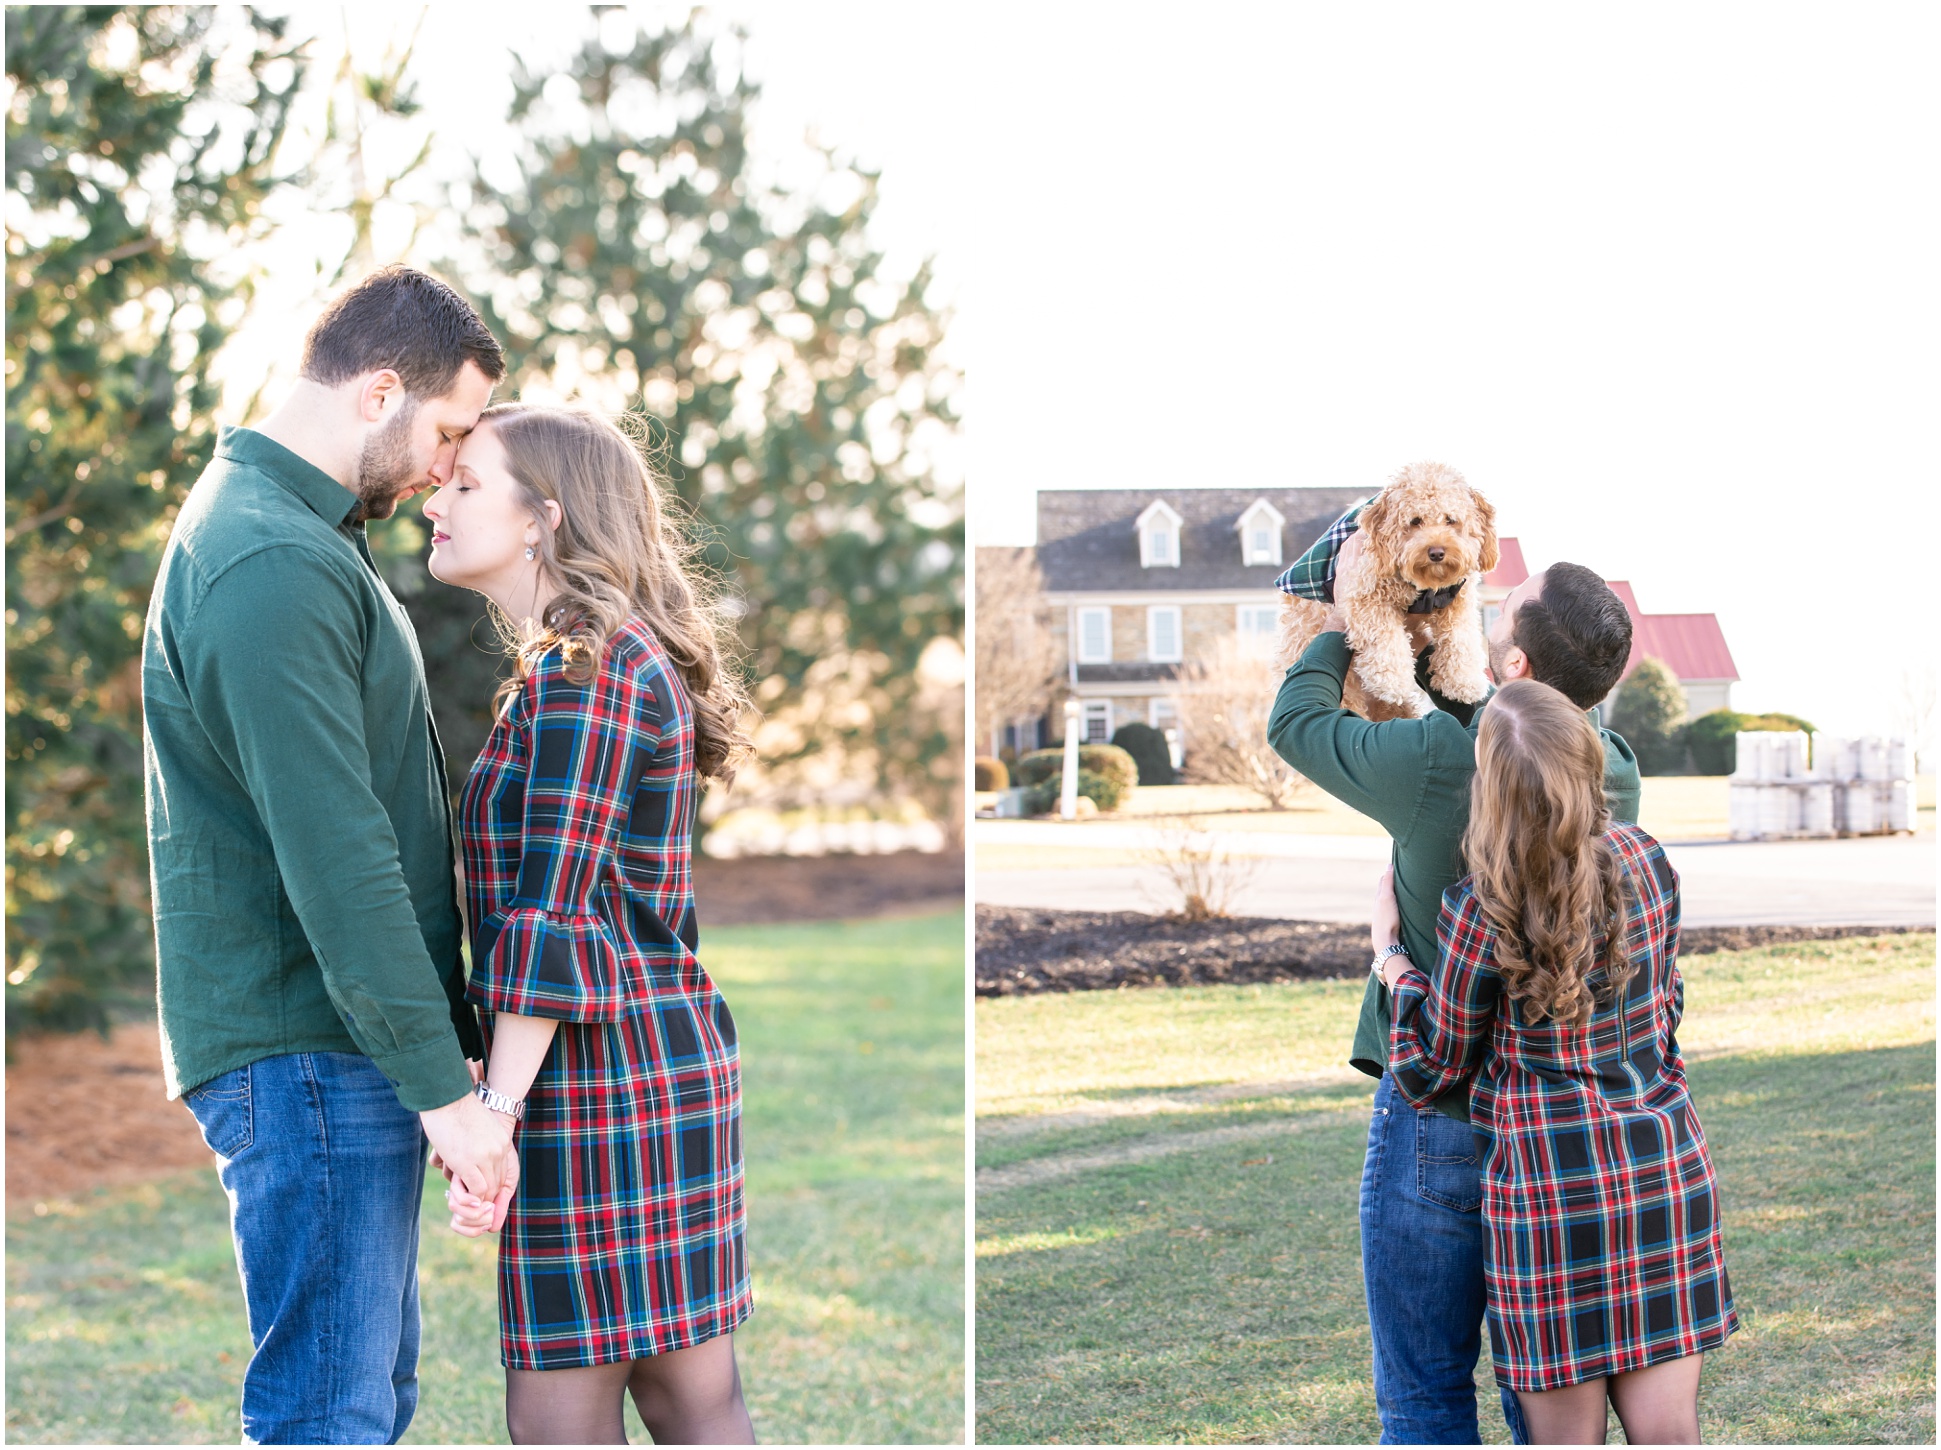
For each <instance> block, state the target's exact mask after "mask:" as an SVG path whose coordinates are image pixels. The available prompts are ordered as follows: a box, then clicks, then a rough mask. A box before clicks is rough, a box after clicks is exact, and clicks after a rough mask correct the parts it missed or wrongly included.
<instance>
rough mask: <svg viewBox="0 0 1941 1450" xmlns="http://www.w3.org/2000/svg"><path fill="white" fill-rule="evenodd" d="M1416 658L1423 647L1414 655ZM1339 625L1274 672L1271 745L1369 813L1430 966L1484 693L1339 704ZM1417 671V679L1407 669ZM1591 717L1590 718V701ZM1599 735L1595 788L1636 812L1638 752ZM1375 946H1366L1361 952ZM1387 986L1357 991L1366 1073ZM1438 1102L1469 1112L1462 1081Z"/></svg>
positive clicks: (1406, 918)
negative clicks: (1429, 702) (1457, 699)
mask: <svg viewBox="0 0 1941 1450" xmlns="http://www.w3.org/2000/svg"><path fill="white" fill-rule="evenodd" d="M1424 658H1425V659H1426V658H1427V657H1426V655H1425V656H1424ZM1347 673H1348V637H1347V636H1346V635H1344V634H1340V633H1330V634H1323V635H1319V636H1317V637H1316V638H1315V640H1314V642H1313V643H1312V644H1310V645H1309V646H1308V647H1307V649H1306V651H1305V652H1304V653H1303V654H1302V655H1301V657H1300V658H1299V659H1298V660H1296V661H1295V662H1294V664H1293V665H1292V666H1291V667H1290V668H1289V670H1288V672H1287V677H1286V679H1284V680H1283V681H1282V682H1281V688H1280V695H1279V696H1278V697H1277V698H1276V699H1275V701H1274V713H1273V715H1272V716H1271V717H1270V719H1269V720H1268V724H1267V739H1268V743H1269V744H1271V745H1272V746H1273V747H1274V750H1275V753H1276V754H1278V755H1279V756H1280V757H1281V759H1283V760H1285V761H1286V762H1287V763H1288V764H1289V765H1291V766H1293V767H1294V768H1295V769H1296V770H1298V771H1300V772H1301V774H1302V775H1304V776H1306V777H1307V778H1308V779H1309V780H1311V781H1313V782H1314V783H1315V784H1316V785H1318V786H1320V787H1321V789H1323V790H1325V791H1326V792H1327V793H1328V794H1329V795H1331V796H1333V797H1334V798H1335V799H1337V800H1339V801H1342V802H1344V803H1346V804H1347V805H1350V806H1352V807H1354V808H1355V809H1356V810H1358V811H1360V812H1361V813H1362V814H1363V815H1365V816H1368V817H1370V818H1371V819H1373V820H1374V821H1376V822H1377V823H1378V824H1379V825H1380V826H1381V827H1382V829H1383V830H1385V831H1387V832H1388V834H1389V837H1390V839H1391V840H1393V842H1394V843H1395V847H1394V865H1395V904H1396V906H1397V907H1398V908H1399V909H1400V911H1401V915H1402V945H1403V946H1405V947H1407V948H1408V953H1409V959H1410V960H1411V961H1413V962H1414V963H1415V964H1416V965H1417V966H1419V967H1421V968H1422V970H1423V971H1425V972H1433V971H1434V970H1435V965H1436V959H1437V956H1438V954H1439V953H1438V949H1437V946H1436V918H1437V916H1438V915H1439V914H1440V913H1441V911H1442V893H1443V892H1444V891H1446V890H1448V889H1449V888H1450V887H1451V886H1453V885H1455V884H1456V882H1458V881H1459V880H1461V879H1462V877H1463V876H1464V875H1465V874H1466V873H1465V872H1464V871H1463V867H1462V833H1463V830H1464V828H1465V827H1467V826H1468V824H1469V783H1470V780H1471V779H1472V778H1473V777H1474V776H1475V774H1476V731H1477V730H1478V729H1479V728H1480V727H1481V724H1482V715H1483V710H1484V709H1486V708H1488V702H1487V701H1486V702H1484V704H1483V705H1481V706H1477V707H1474V708H1473V711H1472V707H1470V706H1467V705H1458V704H1454V703H1452V702H1450V701H1447V700H1444V699H1442V698H1441V697H1440V696H1437V697H1436V703H1437V705H1438V706H1440V707H1441V708H1439V709H1436V710H1432V711H1430V712H1429V713H1428V714H1427V715H1424V716H1422V717H1421V718H1420V719H1416V720H1387V721H1383V722H1382V723H1380V724H1374V725H1371V724H1370V723H1369V722H1368V721H1366V720H1364V719H1362V718H1361V717H1360V716H1359V715H1354V714H1350V713H1349V712H1348V711H1346V710H1344V709H1342V708H1341V685H1342V681H1343V680H1344V679H1345V678H1346V677H1347ZM1417 678H1418V682H1422V681H1423V680H1424V679H1425V676H1424V674H1423V671H1422V670H1421V669H1418V671H1417ZM1590 713H1591V720H1592V723H1596V721H1597V713H1596V711H1592V712H1590ZM1600 733H1601V734H1602V736H1603V738H1604V799H1605V803H1606V805H1607V807H1608V808H1609V810H1610V813H1611V818H1612V819H1613V820H1618V821H1626V822H1635V821H1636V820H1637V819H1638V794H1639V790H1640V782H1639V779H1638V762H1637V759H1636V758H1635V757H1634V756H1633V755H1632V753H1631V747H1630V746H1629V745H1627V744H1625V742H1624V737H1622V736H1621V735H1618V734H1616V733H1614V732H1613V731H1610V730H1601V731H1600ZM1370 956H1373V953H1372V952H1371V953H1370ZM1388 1034H1389V1015H1388V989H1387V988H1386V987H1384V986H1383V985H1382V984H1381V981H1380V979H1379V978H1377V977H1376V976H1374V974H1373V973H1371V974H1370V975H1369V978H1368V989H1367V990H1366V991H1365V992H1364V993H1363V994H1362V1002H1361V1017H1360V1019H1359V1020H1358V1021H1357V1022H1356V1024H1355V1041H1354V1046H1353V1047H1352V1048H1351V1049H1350V1050H1349V1056H1348V1061H1349V1063H1350V1064H1351V1065H1352V1066H1354V1067H1358V1068H1360V1069H1361V1070H1362V1071H1363V1072H1365V1073H1367V1074H1368V1075H1369V1076H1370V1077H1380V1076H1381V1075H1382V1073H1383V1071H1384V1070H1385V1069H1386V1068H1387V1066H1388ZM1435 1106H1436V1108H1437V1110H1438V1111H1440V1112H1443V1113H1445V1114H1446V1115H1447V1116H1449V1117H1452V1118H1461V1119H1463V1120H1464V1121H1467V1120H1468V1117H1469V1090H1468V1088H1467V1086H1464V1087H1461V1088H1458V1089H1455V1090H1453V1091H1451V1092H1449V1093H1448V1094H1446V1095H1444V1096H1443V1097H1440V1098H1437V1099H1436V1102H1435Z"/></svg>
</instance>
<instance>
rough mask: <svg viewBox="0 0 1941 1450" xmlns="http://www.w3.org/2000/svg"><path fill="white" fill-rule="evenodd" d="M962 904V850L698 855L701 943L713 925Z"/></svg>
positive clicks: (829, 918)
mask: <svg viewBox="0 0 1941 1450" xmlns="http://www.w3.org/2000/svg"><path fill="white" fill-rule="evenodd" d="M963 906H964V853H963V852H962V851H937V852H929V851H894V852H890V853H888V854H886V855H882V856H745V857H741V858H738V859H735V860H728V861H717V860H715V859H714V858H713V857H711V856H703V857H701V858H699V859H698V860H696V861H695V863H694V910H695V914H696V915H697V916H699V917H700V919H701V932H702V941H703V942H704V943H705V942H706V940H707V935H706V934H707V930H708V928H709V927H710V926H753V925H761V924H764V923H769V922H778V921H841V920H846V919H849V918H854V917H865V916H902V915H907V914H909V913H911V912H915V911H929V910H946V909H954V910H958V911H961V910H963ZM703 950H704V951H705V947H704V948H703Z"/></svg>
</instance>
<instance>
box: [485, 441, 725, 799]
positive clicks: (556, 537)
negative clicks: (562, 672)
mask: <svg viewBox="0 0 1941 1450" xmlns="http://www.w3.org/2000/svg"><path fill="white" fill-rule="evenodd" d="M488 423H489V424H490V425H491V426H492V430H493V433H494V434H495V435H496V436H497V438H498V441H499V445H500V447H502V448H503V449H504V450H505V460H506V467H507V469H508V470H509V471H510V472H511V474H512V478H513V482H514V483H515V484H517V486H518V490H519V500H520V503H521V504H522V505H524V506H525V507H526V508H528V509H529V510H531V512H532V515H533V517H534V518H535V519H537V520H539V521H540V522H541V523H542V524H543V523H544V522H545V518H546V509H545V501H546V500H547V499H551V500H553V501H554V502H556V503H557V504H558V505H559V509H560V515H561V517H560V522H559V527H558V528H554V529H548V528H544V527H542V528H541V529H540V530H539V543H538V545H537V548H538V551H539V558H540V560H541V562H542V564H543V565H544V567H545V573H546V578H547V579H548V580H550V581H551V583H552V585H553V590H554V592H553V594H552V596H551V598H549V599H548V600H547V602H546V604H545V606H544V607H543V608H542V609H541V610H540V611H539V619H540V624H539V625H538V627H537V628H536V629H534V630H533V631H531V632H530V633H524V634H522V633H520V632H519V631H517V630H514V629H512V628H510V627H509V624H508V622H506V621H501V632H502V634H503V635H504V637H505V638H506V642H507V650H508V653H510V654H511V655H512V657H513V659H514V660H515V662H516V668H515V673H514V675H513V678H511V679H510V680H508V681H507V682H506V683H505V684H504V685H503V686H501V687H500V691H499V697H498V701H497V705H498V706H499V707H501V708H502V707H503V706H504V703H505V701H506V700H507V699H508V698H509V697H510V696H512V695H514V694H516V693H517V692H518V690H519V687H520V686H521V685H522V684H523V683H524V681H525V679H526V677H527V676H528V675H530V674H531V673H532V670H533V667H534V666H535V665H536V664H537V663H538V662H539V660H540V658H541V657H542V656H543V655H545V654H546V653H547V651H549V650H552V649H555V648H558V649H562V650H563V652H564V654H565V659H566V675H567V678H568V679H572V680H576V681H581V682H584V681H586V680H589V679H591V678H592V677H593V674H594V672H595V671H596V670H597V669H598V667H599V661H600V656H601V653H602V652H603V651H604V650H605V648H606V645H607V641H608V640H610V639H612V638H613V636H614V635H615V634H616V633H617V632H618V631H619V630H620V628H621V627H622V626H623V625H624V624H625V623H626V622H627V620H628V618H629V617H631V616H634V615H638V616H639V617H640V618H641V619H643V620H645V621H646V623H647V625H648V627H649V628H650V629H652V630H653V632H654V637H655V638H656V639H658V640H659V641H660V643H661V647H662V648H663V649H665V650H666V651H667V654H668V657H669V658H670V659H671V660H673V662H674V666H675V668H676V670H678V671H679V673H680V676H681V682H682V683H683V684H684V685H686V686H687V693H688V697H689V699H690V701H691V702H692V704H693V708H694V768H695V771H696V773H697V774H698V775H699V776H700V777H701V778H702V779H703V780H708V779H713V780H719V781H721V782H722V783H724V784H725V783H727V782H728V781H731V780H733V779H734V774H735V767H736V765H737V764H738V763H739V762H740V761H741V760H742V759H743V758H744V757H745V756H747V755H748V754H750V753H751V752H752V750H753V741H752V740H751V739H750V738H749V736H748V734H747V733H746V732H745V731H744V730H743V729H742V726H741V721H742V716H743V713H744V712H745V711H746V710H747V709H748V708H749V701H748V695H747V692H746V691H745V690H744V689H743V688H742V684H741V681H740V680H739V679H738V678H737V676H736V674H735V672H734V670H733V669H732V668H731V667H730V666H729V665H728V663H727V662H726V659H727V655H728V653H729V650H730V648H731V641H732V639H733V630H732V628H731V626H730V624H729V622H728V617H727V615H726V614H725V612H724V611H723V610H722V608H721V604H720V598H719V595H718V591H717V590H716V589H715V587H714V585H713V582H712V581H711V580H710V579H709V578H708V577H707V575H706V574H705V573H704V572H702V571H701V570H700V569H699V568H697V567H696V565H695V563H694V556H695V553H696V549H695V546H694V544H693V543H692V542H691V541H690V540H689V539H688V538H687V536H686V535H685V534H684V533H683V532H682V531H681V530H680V529H679V528H678V527H676V526H675V525H674V523H673V521H672V520H670V519H669V518H668V513H669V509H668V506H667V504H666V503H665V502H664V500H663V499H662V497H661V487H660V482H659V480H658V479H657V478H656V477H655V476H654V471H653V469H652V467H651V466H650V465H649V463H648V461H647V459H646V458H645V457H643V456H642V454H641V451H640V450H639V449H638V448H636V447H635V446H634V443H633V441H632V440H631V439H630V438H628V437H627V435H626V434H625V433H623V432H621V430H620V429H619V427H618V426H616V425H615V424H614V423H613V422H612V420H610V419H608V418H606V417H603V416H601V415H600V414H598V413H595V412H592V411H590V410H588V409H585V408H571V407H545V408H542V407H536V406H532V405H529V404H525V403H500V404H498V405H496V406H494V407H491V408H487V409H486V410H485V411H484V412H483V413H481V414H479V424H480V426H484V425H486V424H488Z"/></svg>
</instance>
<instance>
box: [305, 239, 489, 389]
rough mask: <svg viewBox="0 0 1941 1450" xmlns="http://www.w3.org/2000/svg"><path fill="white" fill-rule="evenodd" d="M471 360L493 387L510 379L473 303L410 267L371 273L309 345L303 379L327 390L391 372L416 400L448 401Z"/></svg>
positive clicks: (315, 330) (336, 306) (340, 301)
mask: <svg viewBox="0 0 1941 1450" xmlns="http://www.w3.org/2000/svg"><path fill="white" fill-rule="evenodd" d="M468 362H469V363H471V364H472V365H473V366H475V367H476V368H478V370H479V371H480V372H482V373H484V374H485V375H486V377H488V378H490V379H491V380H492V381H493V382H495V383H496V382H497V381H498V380H499V379H500V378H502V377H504V376H505V353H504V352H503V351H501V350H500V347H499V342H498V339H497V338H495V337H493V336H492V333H491V330H490V329H489V328H487V327H486V325H485V323H484V321H483V320H482V319H481V318H480V317H479V315H478V312H477V310H476V309H475V308H473V306H472V304H471V303H469V302H467V301H466V300H465V299H464V298H463V297H460V296H459V295H458V294H457V293H456V292H454V291H453V290H452V289H451V288H450V287H447V286H446V285H445V284H444V283H443V282H440V281H439V280H438V279H437V278H436V277H433V276H429V275H427V274H426V273H424V272H419V271H416V270H414V269H413V268H410V267H385V268H383V269H381V270H379V271H376V272H373V273H371V275H370V276H368V277H366V278H365V279H364V280H363V281H361V282H359V283H358V284H357V285H356V286H355V287H352V288H351V289H350V290H349V291H347V292H345V293H343V295H341V296H340V297H338V298H337V300H336V301H335V302H332V303H331V304H330V306H328V307H327V308H325V309H324V315H323V316H322V317H319V318H318V319H317V324H316V326H314V327H312V328H311V329H310V335H309V336H308V337H306V338H305V339H304V340H303V376H304V377H306V378H308V379H310V381H312V382H314V383H322V384H323V385H324V386H325V387H333V388H334V387H336V386H337V385H338V384H340V383H347V382H349V381H350V380H351V379H352V378H356V377H361V376H363V375H364V374H365V373H371V372H376V371H377V370H378V369H379V368H390V369H391V370H392V371H394V372H395V373H397V375H398V377H399V378H401V379H402V380H403V382H404V390H405V392H407V393H409V394H410V395H411V396H412V397H414V398H442V397H444V396H445V394H446V393H448V392H450V391H451V386H452V382H453V380H454V379H456V378H457V377H458V370H459V369H460V368H462V367H464V366H465V364H466V363H468Z"/></svg>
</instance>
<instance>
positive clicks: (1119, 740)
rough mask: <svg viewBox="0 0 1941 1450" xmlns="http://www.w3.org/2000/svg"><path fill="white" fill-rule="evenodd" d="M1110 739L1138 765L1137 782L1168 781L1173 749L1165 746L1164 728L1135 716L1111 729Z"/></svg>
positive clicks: (1163, 782)
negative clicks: (1143, 721) (1138, 719)
mask: <svg viewBox="0 0 1941 1450" xmlns="http://www.w3.org/2000/svg"><path fill="white" fill-rule="evenodd" d="M1112 743H1113V744H1114V745H1116V746H1118V747H1119V749H1121V750H1123V751H1124V752H1125V753H1126V754H1127V755H1130V756H1131V757H1132V763H1133V764H1134V765H1135V766H1137V767H1138V769H1139V784H1140V785H1171V784H1172V783H1173V782H1174V780H1176V779H1177V778H1178V777H1176V776H1175V775H1174V774H1173V753H1172V752H1171V751H1170V750H1168V749H1167V748H1166V736H1165V732H1163V731H1160V730H1155V729H1154V728H1153V727H1152V726H1150V725H1142V724H1140V723H1139V722H1138V721H1137V720H1134V721H1132V722H1131V723H1130V724H1127V725H1121V726H1120V727H1119V728H1118V729H1117V730H1115V731H1114V732H1113V733H1112Z"/></svg>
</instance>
